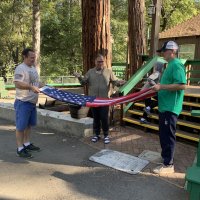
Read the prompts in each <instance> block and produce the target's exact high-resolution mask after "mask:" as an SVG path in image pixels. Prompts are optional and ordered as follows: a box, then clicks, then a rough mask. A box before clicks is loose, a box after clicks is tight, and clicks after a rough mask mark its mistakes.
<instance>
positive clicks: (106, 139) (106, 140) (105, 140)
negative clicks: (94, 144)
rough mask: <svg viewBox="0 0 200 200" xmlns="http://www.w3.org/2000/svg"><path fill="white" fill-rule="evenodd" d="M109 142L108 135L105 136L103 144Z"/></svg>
mask: <svg viewBox="0 0 200 200" xmlns="http://www.w3.org/2000/svg"><path fill="white" fill-rule="evenodd" d="M109 143H110V138H109V137H108V136H106V137H105V138H104V144H109Z"/></svg>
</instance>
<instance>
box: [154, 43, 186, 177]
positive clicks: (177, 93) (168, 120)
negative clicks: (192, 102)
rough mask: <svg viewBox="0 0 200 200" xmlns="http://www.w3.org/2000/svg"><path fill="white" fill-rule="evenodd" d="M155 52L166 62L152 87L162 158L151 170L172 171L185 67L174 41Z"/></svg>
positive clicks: (184, 81) (156, 171) (157, 171)
mask: <svg viewBox="0 0 200 200" xmlns="http://www.w3.org/2000/svg"><path fill="white" fill-rule="evenodd" d="M157 52H162V53H163V57H164V59H165V60H166V61H167V62H168V65H167V68H166V69H165V70H164V72H163V75H162V77H161V81H160V84H156V85H155V86H153V89H154V90H155V91H158V110H159V137H160V144H161V149H162V152H161V156H162V159H163V164H162V165H160V166H158V167H156V168H155V169H154V170H153V172H154V173H156V174H162V173H173V172H174V163H173V158H174V151H175V144H176V136H175V133H176V122H177V118H178V115H179V114H180V113H181V110H182V104H183V97H184V90H185V88H186V85H185V84H186V76H185V67H184V65H183V64H182V63H181V61H180V60H179V59H178V58H177V54H178V45H177V44H176V43H175V42H174V41H168V42H165V43H164V44H163V46H162V47H161V49H159V50H158V51H157Z"/></svg>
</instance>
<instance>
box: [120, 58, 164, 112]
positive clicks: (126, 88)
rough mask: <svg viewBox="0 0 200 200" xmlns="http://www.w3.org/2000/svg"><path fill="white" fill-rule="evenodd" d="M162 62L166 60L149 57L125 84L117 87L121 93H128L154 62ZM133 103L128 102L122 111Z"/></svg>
mask: <svg viewBox="0 0 200 200" xmlns="http://www.w3.org/2000/svg"><path fill="white" fill-rule="evenodd" d="M157 61H160V62H163V63H166V61H165V60H164V59H163V58H161V57H158V56H155V57H153V58H151V59H149V60H148V61H147V62H146V63H145V64H144V65H143V66H142V67H141V68H139V69H138V71H137V72H136V73H135V74H134V75H133V76H132V77H131V78H130V79H129V80H128V81H127V83H126V84H124V85H123V86H122V87H121V88H119V92H120V93H121V94H122V95H126V94H128V93H129V92H130V91H131V90H132V89H133V88H134V87H135V86H136V85H137V84H138V83H139V82H140V81H141V80H142V79H143V77H144V76H145V75H146V74H147V73H148V72H149V71H150V70H151V69H152V68H153V66H154V64H155V63H156V62H157ZM132 104H133V103H132V102H131V103H129V104H128V105H126V107H125V108H124V112H126V111H127V110H128V109H129V108H130V107H131V105H132Z"/></svg>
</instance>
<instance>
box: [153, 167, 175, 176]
mask: <svg viewBox="0 0 200 200" xmlns="http://www.w3.org/2000/svg"><path fill="white" fill-rule="evenodd" d="M153 173H154V174H171V173H174V165H168V166H166V165H160V166H158V167H156V168H155V169H153Z"/></svg>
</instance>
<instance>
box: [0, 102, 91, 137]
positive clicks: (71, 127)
mask: <svg viewBox="0 0 200 200" xmlns="http://www.w3.org/2000/svg"><path fill="white" fill-rule="evenodd" d="M0 118H2V119H7V120H10V121H12V122H14V121H15V111H14V107H13V104H11V103H0ZM37 118H38V124H37V126H38V127H46V128H48V129H51V130H54V131H56V132H61V133H65V134H66V135H69V136H76V137H84V136H90V135H92V133H93V130H92V128H93V126H92V124H93V119H92V118H89V117H86V118H82V119H75V118H72V117H71V116H70V114H66V113H61V112H55V111H50V110H44V109H39V108H38V109H37Z"/></svg>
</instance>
